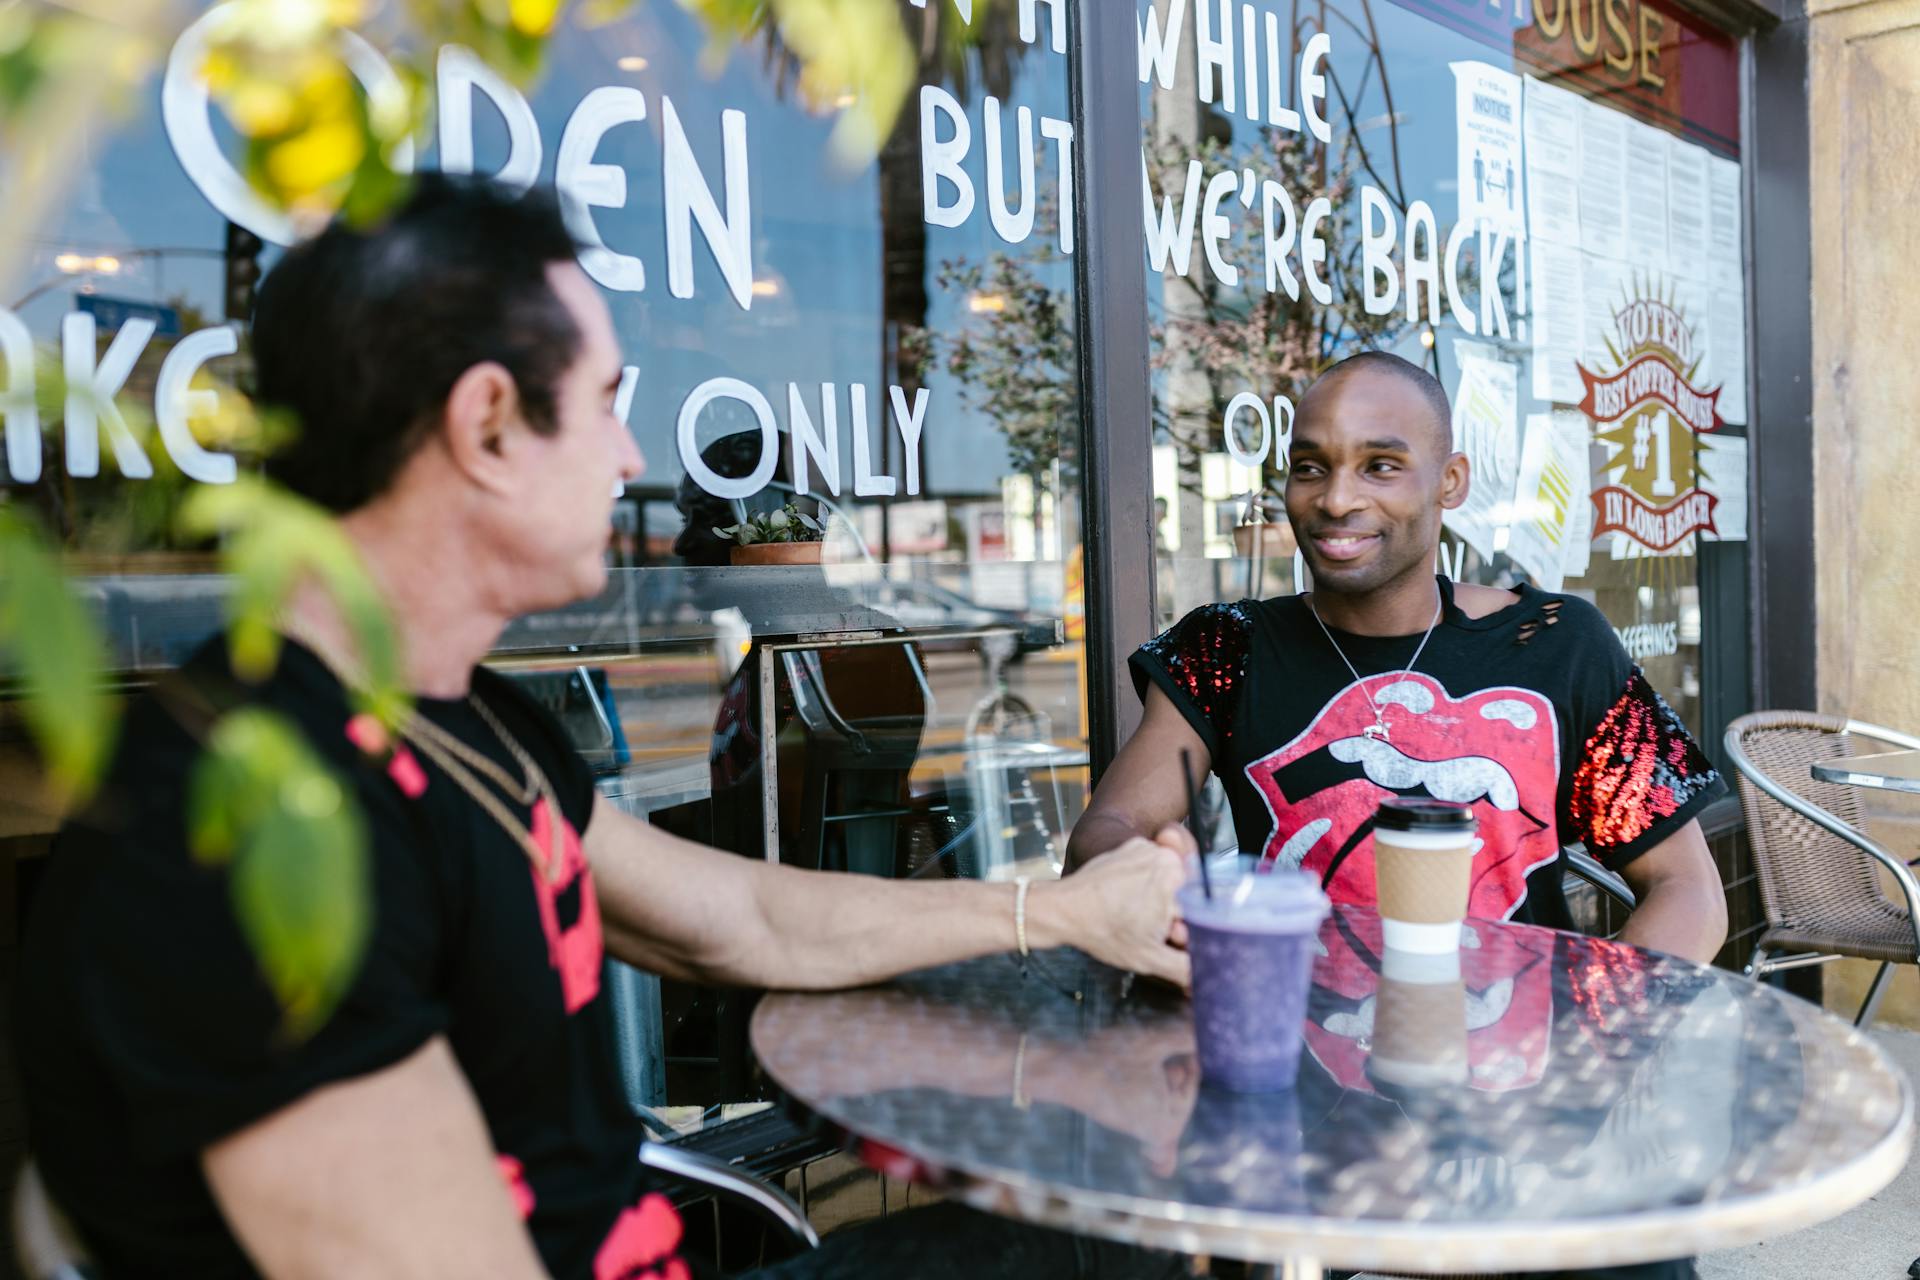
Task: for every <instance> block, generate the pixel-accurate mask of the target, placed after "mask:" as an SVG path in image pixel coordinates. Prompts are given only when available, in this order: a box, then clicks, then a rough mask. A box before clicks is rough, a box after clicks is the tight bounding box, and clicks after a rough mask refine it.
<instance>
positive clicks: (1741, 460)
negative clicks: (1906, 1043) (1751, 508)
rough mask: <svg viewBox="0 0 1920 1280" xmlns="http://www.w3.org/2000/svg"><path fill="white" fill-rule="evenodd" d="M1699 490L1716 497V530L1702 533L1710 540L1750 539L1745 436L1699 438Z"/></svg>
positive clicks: (1731, 540)
mask: <svg viewBox="0 0 1920 1280" xmlns="http://www.w3.org/2000/svg"><path fill="white" fill-rule="evenodd" d="M1700 491H1701V492H1702V493H1710V494H1712V495H1713V496H1714V498H1715V499H1717V501H1716V503H1715V505H1714V508H1713V530H1714V531H1713V532H1712V533H1706V532H1702V533H1701V535H1700V536H1701V537H1702V538H1703V539H1705V540H1706V541H1708V542H1745V541H1746V540H1747V441H1746V437H1744V436H1730V435H1727V434H1725V433H1724V432H1719V431H1716V432H1713V433H1712V434H1710V435H1704V436H1701V437H1700Z"/></svg>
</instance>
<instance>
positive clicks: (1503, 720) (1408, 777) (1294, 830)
mask: <svg viewBox="0 0 1920 1280" xmlns="http://www.w3.org/2000/svg"><path fill="white" fill-rule="evenodd" d="M1439 582H1440V594H1441V598H1442V610H1443V612H1442V617H1441V620H1440V624H1439V625H1438V626H1437V627H1436V628H1435V629H1434V632H1433V636H1432V638H1431V639H1430V640H1429V641H1428V643H1427V647H1426V649H1425V650H1424V651H1423V652H1422V653H1421V654H1420V660H1419V663H1418V664H1417V667H1416V669H1415V670H1412V671H1408V672H1405V673H1404V674H1403V671H1402V668H1403V667H1404V666H1405V664H1407V663H1408V662H1409V661H1411V660H1412V659H1413V655H1414V650H1415V647H1416V646H1417V645H1418V644H1419V642H1420V637H1419V636H1418V635H1414V636H1397V637H1375V636H1358V635H1350V634H1348V633H1346V632H1343V631H1340V630H1337V629H1334V630H1333V631H1332V635H1333V639H1332V640H1329V638H1328V636H1327V635H1326V634H1325V633H1323V632H1322V631H1321V629H1320V625H1319V623H1317V622H1316V621H1315V620H1314V617H1313V614H1312V612H1311V610H1310V609H1309V608H1308V606H1307V604H1306V602H1305V600H1304V599H1303V598H1301V597H1299V596H1287V597H1281V598H1277V599H1272V600H1242V601H1239V602H1237V603H1234V604H1216V605H1207V606H1204V607H1203V608H1200V609H1196V610H1195V611H1194V612H1193V613H1191V614H1188V615H1187V617H1185V618H1184V619H1182V620H1181V621H1180V622H1179V623H1178V624H1177V625H1175V626H1174V627H1173V628H1172V629H1170V630H1168V631H1167V632H1165V633H1164V634H1162V635H1160V636H1159V637H1158V638H1156V639H1154V640H1152V641H1150V642H1149V643H1148V644H1146V645H1144V646H1142V647H1141V649H1140V650H1139V651H1138V652H1136V653H1135V654H1134V655H1133V662H1132V667H1133V676H1134V684H1135V686H1136V687H1137V688H1138V689H1139V691H1140V694H1141V696H1142V697H1145V695H1146V692H1147V688H1148V684H1149V682H1151V683H1152V684H1155V685H1158V686H1159V687H1160V688H1161V689H1162V690H1164V691H1165V693H1166V694H1167V696H1168V697H1169V698H1170V699H1171V700H1172V702H1173V705H1174V706H1175V707H1177V708H1179V710H1180V712H1181V714H1182V715H1183V716H1185V717H1186V719H1187V722H1188V723H1189V724H1191V725H1192V726H1193V728H1194V731H1195V732H1196V733H1198V734H1199V735H1200V737H1201V740H1202V741H1204V742H1205V743H1206V745H1207V750H1208V751H1209V752H1210V753H1211V754H1212V757H1213V771H1214V773H1215V774H1217V775H1218V776H1219V778H1220V781H1221V782H1222V783H1223V784H1224V785H1225V787H1226V792H1227V798H1228V802H1229V804H1230V805H1231V806H1232V811H1233V823H1234V830H1235V832H1236V834H1237V835H1238V837H1239V842H1240V848H1241V849H1242V850H1243V851H1244V852H1247V853H1252V854H1259V855H1260V856H1261V857H1262V858H1263V859H1264V860H1266V861H1267V862H1268V863H1271V864H1276V865H1280V866H1297V867H1303V868H1305V869H1306V870H1308V871H1311V872H1314V873H1316V874H1318V875H1320V876H1322V877H1323V878H1324V881H1325V883H1326V886H1327V892H1328V894H1329V895H1330V896H1331V897H1332V898H1333V899H1334V900H1335V901H1336V902H1357V903H1362V904H1366V905H1372V904H1373V902H1374V879H1373V835H1372V832H1373V822H1372V820H1373V813H1374V810H1375V808H1376V807H1377V806H1378V805H1379V803H1380V802H1381V801H1382V800H1384V799H1387V798H1388V797H1389V796H1393V795H1403V796H1419V795H1431V796H1434V797H1437V798H1439V799H1442V800H1452V801H1456V802H1459V803H1467V804H1471V805H1472V806H1473V809H1474V813H1475V815H1476V816H1477V817H1478V818H1479V822H1480V826H1479V833H1478V834H1479V838H1480V839H1481V840H1482V841H1483V844H1482V847H1481V848H1480V850H1479V852H1478V853H1477V854H1476V855H1475V857H1474V887H1473V897H1472V899H1471V905H1470V907H1469V908H1468V909H1469V911H1470V913H1471V914H1473V915H1476V916H1481V917H1485V918H1490V919H1496V920H1505V919H1514V920H1521V921H1526V922H1529V923H1533V924H1544V925H1550V926H1553V927H1555V928H1569V927H1571V919H1570V917H1569V915H1568V912H1567V905H1566V900H1565V898H1564V897H1563V895H1562V893H1561V888H1560V873H1559V871H1558V869H1557V868H1556V867H1555V866H1554V863H1555V860H1556V859H1557V858H1558V857H1559V853H1560V848H1561V846H1562V845H1567V844H1573V843H1584V844H1585V845H1586V847H1587V849H1588V851H1589V852H1590V853H1592V854H1593V855H1594V856H1595V857H1596V858H1598V859H1600V860H1601V861H1602V862H1603V863H1605V864H1606V865H1607V866H1609V867H1612V868H1613V869H1615V870H1618V869H1619V868H1621V867H1623V866H1625V865H1626V864H1627V863H1628V862H1630V861H1632V860H1633V859H1634V858H1636V857H1638V856H1639V855H1640V854H1642V853H1644V852H1645V851H1646V850H1648V849H1650V848H1652V847H1653V846H1654V845H1656V844H1658V843H1660V842H1661V841H1662V840H1664V839H1666V838H1667V837H1668V836H1670V835H1672V834H1673V833H1674V832H1675V831H1677V830H1679V829H1680V828H1681V827H1682V826H1684V825H1685V824H1686V823H1687V822H1689V821H1690V820H1692V818H1693V817H1694V816H1695V815H1696V814H1697V813H1699V811H1700V810H1701V809H1703V808H1704V807H1706V805H1708V804H1709V803H1711V802H1712V801H1713V800H1714V798H1715V797H1717V796H1719V795H1722V794H1724V793H1725V791H1726V785H1725V784H1724V783H1723V782H1722V781H1721V779H1720V775H1719V773H1718V772H1717V771H1716V770H1715V769H1714V768H1713V766H1712V765H1711V764H1710V763H1709V762H1708V761H1707V759H1706V758H1705V757H1704V756H1703V755H1702V754H1701V752H1700V750H1699V748H1698V747H1697V746H1696V745H1695V744H1694V742H1693V740H1692V738H1690V737H1689V736H1688V735H1687V731H1686V728H1685V727H1684V726H1683V725H1682V724H1681V723H1680V718H1679V717H1678V716H1677V715H1675V714H1674V712H1673V710H1672V708H1670V707H1669V706H1668V705H1667V704H1666V702H1665V701H1663V700H1662V699H1661V697H1660V695H1659V694H1658V693H1656V692H1654V690H1653V687H1652V686H1651V685H1649V684H1648V683H1647V680H1646V677H1645V676H1643V675H1642V674H1641V673H1640V671H1639V670H1638V668H1636V667H1635V666H1634V665H1633V663H1632V661H1631V660H1630V659H1629V658H1628V657H1627V655H1626V652H1625V651H1624V650H1623V649H1622V648H1621V647H1620V642H1619V640H1618V639H1617V638H1616V637H1615V635H1614V634H1613V629H1612V628H1611V627H1609V626H1608V625H1607V623H1606V620H1605V619H1604V618H1603V617H1601V615H1600V612H1599V610H1597V609H1595V608H1594V607H1593V606H1592V605H1590V604H1588V603H1586V602H1585V601H1583V600H1580V599H1578V598H1576V597H1572V596H1563V595H1550V594H1547V593H1544V592H1541V591H1537V590H1535V589H1533V588H1532V587H1529V586H1522V587H1520V588H1519V589H1518V594H1519V597H1520V598H1519V600H1518V601H1516V602H1515V603H1514V604H1512V605H1509V606H1508V607H1507V608H1505V609H1502V610H1500V611H1499V612H1497V613H1493V614H1490V615H1488V616H1487V617H1484V618H1470V617H1468V616H1467V615H1466V614H1465V613H1463V612H1461V610H1460V609H1459V608H1458V607H1457V606H1456V605H1455V604H1454V600H1453V584H1452V583H1451V582H1449V581H1448V580H1447V579H1445V578H1441V579H1440V580H1439ZM1335 641H1337V642H1338V645H1339V650H1336V649H1335V647H1334V642H1335ZM1342 650H1343V651H1344V652H1345V654H1346V658H1347V659H1348V660H1349V661H1351V662H1352V664H1353V667H1354V668H1355V669H1356V670H1357V671H1358V673H1359V675H1360V677H1361V678H1360V679H1358V680H1356V679H1355V677H1354V674H1353V672H1352V671H1349V669H1348V667H1347V665H1346V663H1345V662H1343V661H1342V659H1341V654H1340V651H1342ZM1369 697H1371V701H1369ZM1376 707H1377V708H1378V710H1379V712H1380V713H1381V715H1382V718H1383V721H1384V724H1385V726H1386V729H1387V736H1386V737H1385V738H1382V737H1380V736H1378V735H1377V734H1374V733H1371V732H1370V730H1372V729H1373V727H1374V725H1375V716H1376V711H1375V709H1376Z"/></svg>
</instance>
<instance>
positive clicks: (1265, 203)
mask: <svg viewBox="0 0 1920 1280" xmlns="http://www.w3.org/2000/svg"><path fill="white" fill-rule="evenodd" d="M1275 212H1278V213H1280V214H1281V215H1282V216H1281V221H1280V227H1279V230H1278V231H1277V232H1276V231H1275V229H1274V223H1273V215H1274V214H1275ZM1260 216H1261V221H1262V222H1263V224H1264V231H1265V235H1264V237H1263V238H1264V240H1265V242H1266V259H1267V292H1268V293H1272V292H1274V290H1276V289H1282V288H1284V289H1285V290H1286V291H1287V296H1288V297H1289V298H1292V299H1294V300H1295V301H1298V300H1299V298H1300V281H1299V279H1298V278H1297V277H1295V275H1294V274H1293V268H1292V267H1289V266H1288V265H1287V254H1288V253H1289V252H1290V251H1291V250H1292V248H1293V234H1294V229H1295V228H1294V212H1293V197H1292V196H1290V195H1288V194H1287V189H1286V188H1285V187H1283V186H1281V185H1280V184H1279V183H1277V182H1274V181H1272V180H1271V179H1269V180H1267V181H1265V182H1262V183H1261V184H1260Z"/></svg>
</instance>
